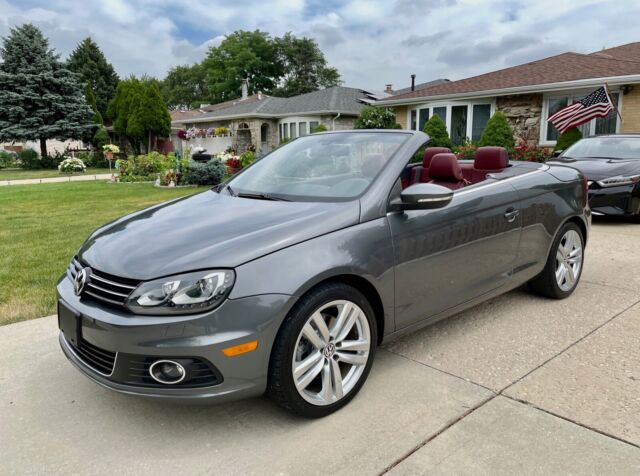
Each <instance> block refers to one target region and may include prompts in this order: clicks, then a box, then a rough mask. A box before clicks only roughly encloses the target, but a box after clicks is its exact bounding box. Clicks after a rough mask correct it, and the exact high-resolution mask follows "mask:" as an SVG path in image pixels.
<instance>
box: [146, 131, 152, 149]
mask: <svg viewBox="0 0 640 476" xmlns="http://www.w3.org/2000/svg"><path fill="white" fill-rule="evenodd" d="M147 144H148V145H147V154H148V153H149V152H151V131H149V140H148V142H147Z"/></svg>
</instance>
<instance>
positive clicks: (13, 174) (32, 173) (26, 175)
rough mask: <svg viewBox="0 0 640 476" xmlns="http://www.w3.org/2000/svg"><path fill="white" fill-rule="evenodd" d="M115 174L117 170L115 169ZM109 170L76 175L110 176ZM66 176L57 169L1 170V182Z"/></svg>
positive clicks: (92, 170)
mask: <svg viewBox="0 0 640 476" xmlns="http://www.w3.org/2000/svg"><path fill="white" fill-rule="evenodd" d="M114 172H115V169H114ZM108 173H109V169H91V168H88V169H87V171H86V172H85V173H84V174H74V175H97V174H108ZM67 176H68V175H66V174H61V173H60V172H58V171H57V170H55V169H52V170H50V169H43V170H24V169H0V180H20V179H34V178H51V177H67Z"/></svg>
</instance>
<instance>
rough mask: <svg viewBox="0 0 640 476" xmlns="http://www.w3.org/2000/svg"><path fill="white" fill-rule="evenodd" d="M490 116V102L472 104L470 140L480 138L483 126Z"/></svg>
mask: <svg viewBox="0 0 640 476" xmlns="http://www.w3.org/2000/svg"><path fill="white" fill-rule="evenodd" d="M489 117H491V105H490V104H474V105H473V119H472V121H473V125H472V126H471V140H472V141H476V140H480V137H481V136H482V133H483V132H484V128H485V127H487V122H489Z"/></svg>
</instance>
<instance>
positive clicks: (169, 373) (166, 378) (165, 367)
mask: <svg viewBox="0 0 640 476" xmlns="http://www.w3.org/2000/svg"><path fill="white" fill-rule="evenodd" d="M149 374H150V375H151V378H153V380H155V381H156V382H160V383H163V384H165V385H173V384H176V383H180V382H182V381H183V380H184V378H185V377H186V376H187V372H186V371H185V370H184V367H183V366H182V365H180V364H179V363H178V362H174V361H173V360H157V361H156V362H154V363H153V364H151V367H149Z"/></svg>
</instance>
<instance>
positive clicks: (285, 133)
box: [282, 124, 289, 140]
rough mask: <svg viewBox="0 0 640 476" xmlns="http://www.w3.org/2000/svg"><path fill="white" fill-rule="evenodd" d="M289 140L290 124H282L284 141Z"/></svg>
mask: <svg viewBox="0 0 640 476" xmlns="http://www.w3.org/2000/svg"><path fill="white" fill-rule="evenodd" d="M288 138H289V124H282V139H283V140H284V139H288Z"/></svg>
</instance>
